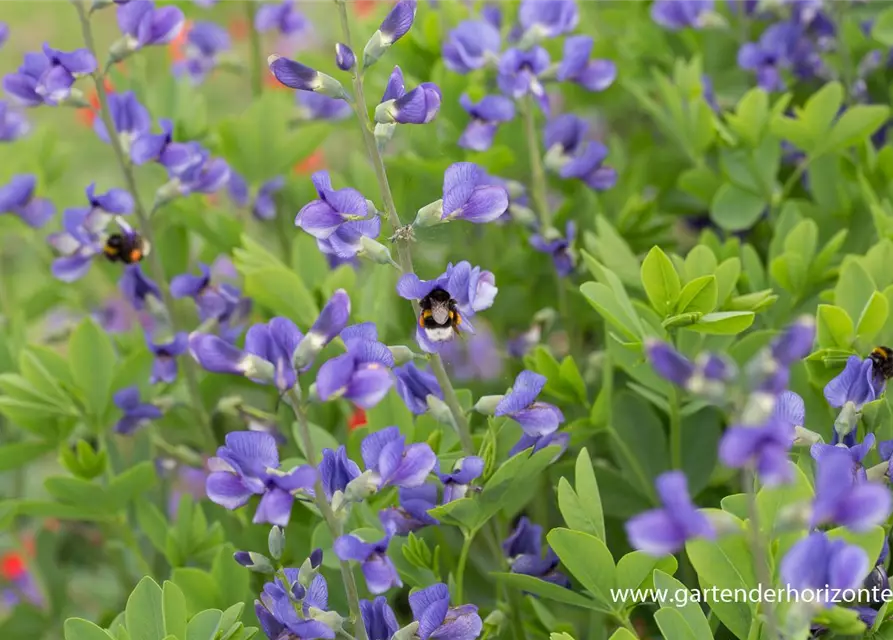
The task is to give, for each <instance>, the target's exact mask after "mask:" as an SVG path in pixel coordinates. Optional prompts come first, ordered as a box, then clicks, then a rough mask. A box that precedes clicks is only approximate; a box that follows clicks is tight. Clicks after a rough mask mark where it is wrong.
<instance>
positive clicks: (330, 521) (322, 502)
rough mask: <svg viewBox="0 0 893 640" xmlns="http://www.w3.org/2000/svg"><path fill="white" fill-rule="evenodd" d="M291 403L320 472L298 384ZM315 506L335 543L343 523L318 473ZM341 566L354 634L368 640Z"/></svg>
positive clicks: (353, 592)
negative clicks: (334, 509) (337, 515)
mask: <svg viewBox="0 0 893 640" xmlns="http://www.w3.org/2000/svg"><path fill="white" fill-rule="evenodd" d="M288 401H289V404H290V405H291V408H292V410H293V411H294V413H295V418H296V419H297V421H298V434H299V435H300V437H301V446H302V448H303V449H304V453H305V454H306V456H307V462H308V463H309V464H310V466H312V467H314V468H316V469H319V466H318V464H319V460H317V459H316V453H315V452H314V451H313V439H312V438H311V437H310V423H309V422H308V420H307V414H306V413H305V412H304V408H303V405H302V403H301V391H300V387H299V386H298V385H297V384H295V386H294V387H292V388H291V389H290V390H289V392H288ZM313 493H314V503H315V504H316V507H317V508H318V509H319V511H320V513H321V514H322V517H323V520H325V523H326V526H327V527H328V528H329V531H330V532H331V534H332V540H337V539H338V538H339V537H341V534H342V533H344V531H343V527H342V526H341V521H340V520H339V519H338V518H337V517H336V516H335V512H334V511H332V506H331V505H330V504H329V501H328V500H327V499H326V492H325V489H323V486H322V479H321V478H320V477H319V474H318V473H317V477H316V485H315V486H314V488H313ZM339 564H340V566H341V579H342V580H343V581H344V590H345V592H346V593H347V602H348V605H349V607H350V615H351V618H352V619H353V622H354V634H355V637H356V640H367V636H366V627H365V625H364V624H363V616H362V613H361V612H360V597H359V592H358V591H357V583H356V580H354V576H353V572H352V571H351V570H350V565H349V564H348V563H347V561H346V560H339Z"/></svg>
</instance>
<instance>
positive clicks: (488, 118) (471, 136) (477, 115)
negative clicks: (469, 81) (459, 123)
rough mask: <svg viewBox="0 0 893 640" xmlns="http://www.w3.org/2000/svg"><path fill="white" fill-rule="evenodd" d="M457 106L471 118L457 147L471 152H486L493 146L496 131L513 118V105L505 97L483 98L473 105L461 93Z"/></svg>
mask: <svg viewBox="0 0 893 640" xmlns="http://www.w3.org/2000/svg"><path fill="white" fill-rule="evenodd" d="M459 104H461V105H462V108H463V109H465V111H466V112H467V113H468V115H470V116H471V122H469V123H468V126H467V127H465V131H463V132H462V135H461V136H460V137H459V142H458V144H459V146H460V147H464V148H465V149H471V150H472V151H486V150H487V149H489V148H490V147H491V146H492V145H493V138H494V136H495V135H496V130H497V129H498V128H499V125H500V124H502V123H503V122H509V121H510V120H512V119H513V118H514V117H515V104H514V103H513V102H512V101H511V100H509V99H508V98H506V97H505V96H484V97H483V98H482V99H481V100H480V102H477V103H474V102H472V101H471V98H469V97H468V94H466V93H463V94H462V96H461V97H460V98H459Z"/></svg>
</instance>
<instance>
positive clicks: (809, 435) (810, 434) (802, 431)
mask: <svg viewBox="0 0 893 640" xmlns="http://www.w3.org/2000/svg"><path fill="white" fill-rule="evenodd" d="M819 442H824V438H822V436H820V435H819V434H817V433H816V432H815V431H810V430H809V429H807V428H805V427H801V426H799V425H798V426H795V427H794V446H795V447H811V446H812V445H814V444H818V443H819Z"/></svg>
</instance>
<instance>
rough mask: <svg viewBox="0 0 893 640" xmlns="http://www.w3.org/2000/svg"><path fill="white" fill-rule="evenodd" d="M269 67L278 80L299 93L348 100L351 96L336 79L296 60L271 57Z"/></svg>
mask: <svg viewBox="0 0 893 640" xmlns="http://www.w3.org/2000/svg"><path fill="white" fill-rule="evenodd" d="M267 65H269V67H270V71H271V72H272V73H273V75H274V76H275V77H276V79H277V80H278V81H279V82H280V83H282V84H284V85H285V86H286V87H289V88H291V89H297V90H298V91H313V92H314V93H319V94H322V95H324V96H328V97H330V98H337V99H340V100H347V99H348V98H349V96H348V95H347V92H346V91H345V90H344V87H342V86H341V83H340V82H338V81H337V80H336V79H335V78H333V77H332V76H330V75H326V74H325V73H320V72H319V71H317V70H316V69H312V68H310V67H308V66H306V65H303V64H301V63H300V62H297V61H295V60H289V59H288V58H283V57H282V56H277V55H271V56H270V57H269V58H267Z"/></svg>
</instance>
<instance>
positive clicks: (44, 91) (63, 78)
mask: <svg viewBox="0 0 893 640" xmlns="http://www.w3.org/2000/svg"><path fill="white" fill-rule="evenodd" d="M94 71H96V58H94V57H93V54H92V53H90V52H89V51H88V50H87V49H76V50H74V51H70V52H65V51H59V50H58V49H53V48H52V47H50V46H49V45H48V44H46V43H44V45H43V53H26V54H25V58H24V62H23V64H22V66H21V67H19V69H18V71H17V72H15V73H10V74H8V75H7V76H5V77H4V78H3V88H4V89H5V90H6V93H8V94H9V96H10V97H11V98H12V99H13V100H16V101H17V102H18V103H19V104H21V105H23V106H26V107H36V106H38V105H41V104H48V105H52V106H55V105H58V104H60V103H62V102H64V101H65V100H66V99H67V98H68V97H69V96H70V95H71V88H72V85H74V81H75V79H76V78H78V77H80V76H83V75H87V74H90V73H93V72H94Z"/></svg>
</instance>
